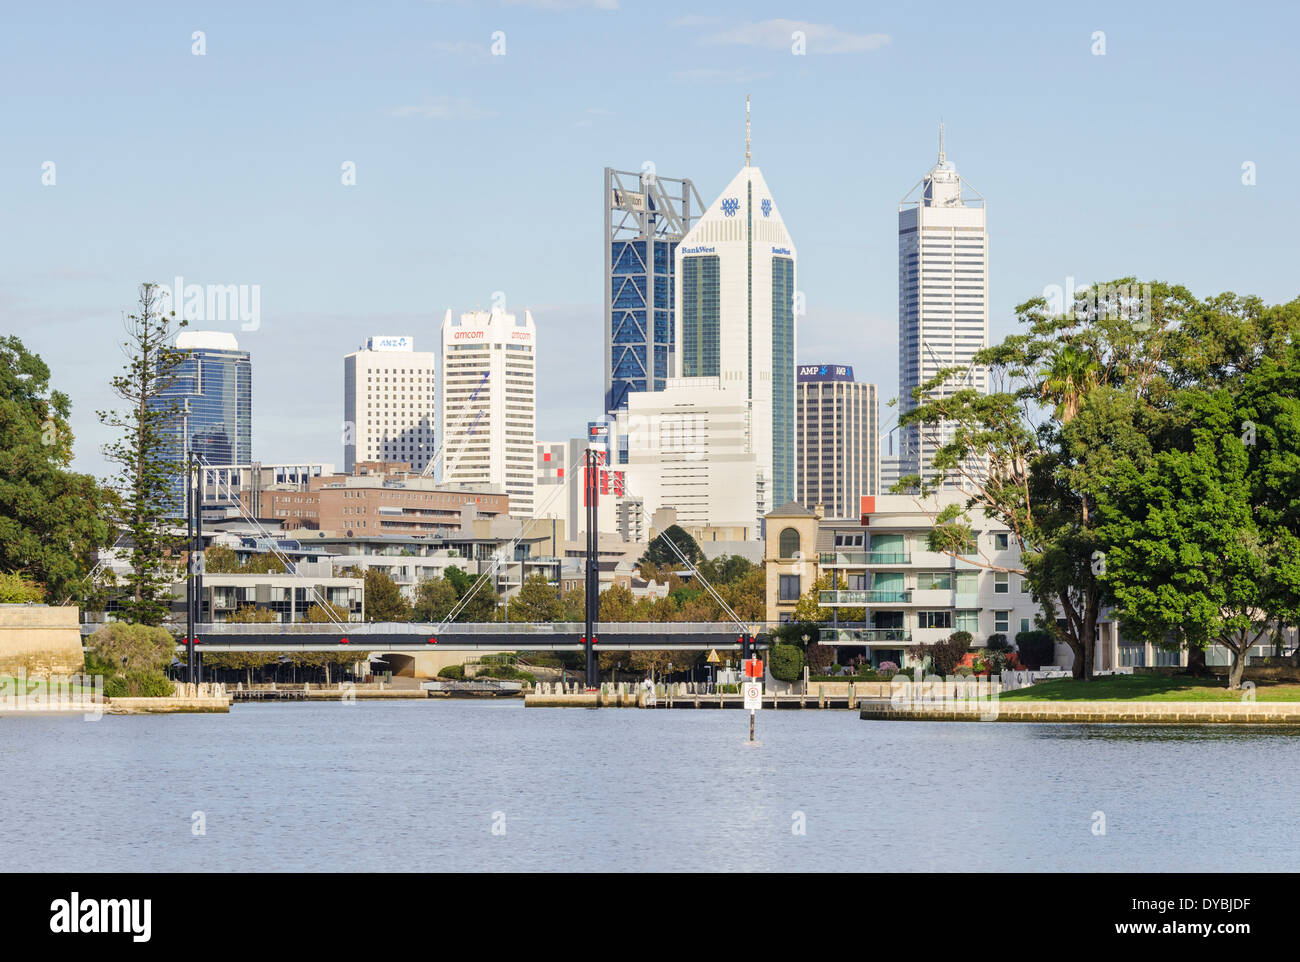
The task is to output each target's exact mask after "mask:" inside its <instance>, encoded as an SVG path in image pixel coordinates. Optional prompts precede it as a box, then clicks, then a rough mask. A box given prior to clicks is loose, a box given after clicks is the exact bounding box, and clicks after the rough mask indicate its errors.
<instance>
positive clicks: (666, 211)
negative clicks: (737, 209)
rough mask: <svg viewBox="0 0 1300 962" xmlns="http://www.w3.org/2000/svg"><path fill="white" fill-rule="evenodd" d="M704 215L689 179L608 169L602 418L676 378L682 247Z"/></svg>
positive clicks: (648, 172)
mask: <svg viewBox="0 0 1300 962" xmlns="http://www.w3.org/2000/svg"><path fill="white" fill-rule="evenodd" d="M703 212H704V204H703V202H702V201H701V200H700V195H699V193H698V192H696V190H695V186H694V185H693V184H692V183H691V182H690V181H689V180H680V179H676V178H671V177H659V176H657V175H656V174H655V172H654V170H653V168H652V167H651V166H649V165H648V166H647V169H645V170H642V171H639V172H631V171H623V170H614V169H613V168H612V167H606V168H605V263H604V275H605V364H604V367H605V411H606V412H607V413H609V414H613V413H614V412H616V411H618V410H620V409H622V408H624V407H626V405H627V397H628V395H629V394H631V393H635V392H638V391H661V390H663V386H664V381H665V379H666V378H668V377H670V376H671V375H672V370H671V365H672V362H673V350H674V346H675V343H676V337H675V335H676V330H675V322H674V320H675V319H674V311H675V309H676V305H675V284H674V280H675V271H676V254H677V246H678V244H679V243H680V241H681V239H682V237H684V236H685V235H686V233H687V232H688V231H689V230H690V229H691V226H692V225H693V224H694V223H695V222H696V221H697V220H698V219H699V217H700V215H701V214H702V213H703Z"/></svg>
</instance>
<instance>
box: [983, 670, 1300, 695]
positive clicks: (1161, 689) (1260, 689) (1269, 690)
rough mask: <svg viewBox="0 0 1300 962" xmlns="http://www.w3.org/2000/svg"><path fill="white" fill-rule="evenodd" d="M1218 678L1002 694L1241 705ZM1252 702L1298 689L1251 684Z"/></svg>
mask: <svg viewBox="0 0 1300 962" xmlns="http://www.w3.org/2000/svg"><path fill="white" fill-rule="evenodd" d="M1225 684H1226V683H1225V682H1224V680H1223V679H1219V678H1182V677H1176V678H1169V677H1166V676H1164V675H1107V676H1106V677H1104V678H1094V679H1093V680H1092V681H1075V680H1073V679H1071V678H1060V679H1056V680H1054V681H1043V682H1039V683H1038V684H1037V685H1031V686H1030V687H1029V688H1021V689H1019V690H1018V691H1012V692H1004V693H1003V694H1002V695H1000V696H999V697H1000V698H1001V699H1003V700H1005V701H1241V700H1242V695H1243V694H1244V692H1242V691H1228V689H1227V688H1225V687H1224V685H1225ZM1255 685H1256V687H1255V700H1256V701H1300V685H1295V684H1285V683H1277V682H1269V681H1260V682H1256V683H1255Z"/></svg>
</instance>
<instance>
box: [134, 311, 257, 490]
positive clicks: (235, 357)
mask: <svg viewBox="0 0 1300 962" xmlns="http://www.w3.org/2000/svg"><path fill="white" fill-rule="evenodd" d="M176 350H177V351H178V352H180V353H181V355H182V359H181V361H180V363H179V364H178V365H177V366H176V367H175V368H174V369H173V370H172V373H171V376H170V378H169V383H168V385H167V388H166V390H165V391H164V392H163V394H162V395H161V397H160V399H159V402H158V403H159V404H160V405H166V406H168V407H170V408H172V409H173V410H174V414H173V416H172V423H171V430H170V431H169V443H168V457H169V458H171V459H172V460H174V461H175V462H176V463H178V464H181V463H183V462H184V461H185V460H186V459H187V458H188V457H189V455H190V454H191V453H193V454H197V455H198V456H199V459H200V463H204V464H224V465H229V464H249V463H251V462H252V460H253V367H252V361H251V359H250V357H249V353H248V352H247V351H241V350H240V349H239V344H238V342H237V341H236V340H235V335H233V334H229V333H225V332H221V331H182V332H181V333H180V334H179V335H177V337H176ZM172 488H173V492H174V493H173V497H172V506H171V507H172V510H173V512H175V513H176V514H178V515H179V514H183V513H184V511H185V477H184V471H183V469H182V471H181V472H179V473H178V474H177V476H176V479H175V481H174V483H173V486H172Z"/></svg>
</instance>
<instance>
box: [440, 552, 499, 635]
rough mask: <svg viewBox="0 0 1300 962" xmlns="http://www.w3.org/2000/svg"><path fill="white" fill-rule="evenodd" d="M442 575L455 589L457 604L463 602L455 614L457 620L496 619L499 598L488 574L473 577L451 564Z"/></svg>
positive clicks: (481, 620) (477, 620)
mask: <svg viewBox="0 0 1300 962" xmlns="http://www.w3.org/2000/svg"><path fill="white" fill-rule="evenodd" d="M444 577H446V579H447V580H448V581H450V582H451V584H452V587H454V588H455V589H456V603H457V605H460V604H461V602H464V604H463V605H462V606H461V607H460V610H459V611H458V612H457V614H456V620H457V621H471V622H486V621H496V620H497V619H498V615H499V614H500V611H499V610H498V609H499V608H500V606H501V599H500V597H499V596H498V595H497V591H496V588H495V587H494V586H493V585H492V579H491V578H489V577H488V575H486V574H481V575H478V576H477V577H475V576H474V575H470V574H467V573H466V572H464V571H462V570H461V569H460V568H458V567H456V566H455V565H452V566H451V567H449V568H448V569H447V571H446V574H445V575H444Z"/></svg>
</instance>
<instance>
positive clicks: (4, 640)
mask: <svg viewBox="0 0 1300 962" xmlns="http://www.w3.org/2000/svg"><path fill="white" fill-rule="evenodd" d="M85 663H86V660H85V655H84V654H83V653H82V650H81V611H80V609H79V608H77V606H76V605H0V675H14V674H17V673H18V672H19V671H25V672H27V674H29V675H37V674H56V675H71V674H75V673H77V672H80V671H81V670H82V668H84V667H85Z"/></svg>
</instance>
